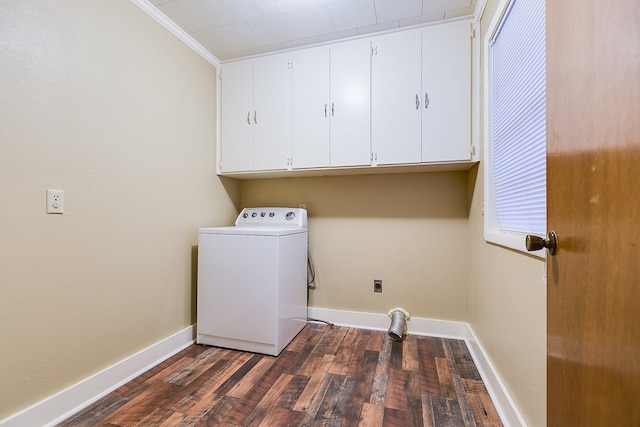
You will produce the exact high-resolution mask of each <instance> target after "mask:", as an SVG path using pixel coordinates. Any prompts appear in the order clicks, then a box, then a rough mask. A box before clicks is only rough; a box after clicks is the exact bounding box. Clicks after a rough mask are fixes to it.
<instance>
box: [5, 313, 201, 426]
mask: <svg viewBox="0 0 640 427" xmlns="http://www.w3.org/2000/svg"><path fill="white" fill-rule="evenodd" d="M194 336H195V325H191V326H189V327H187V328H185V329H183V330H181V331H179V332H177V333H175V334H173V335H171V336H170V337H167V338H165V339H163V340H161V341H158V342H157V343H155V344H153V345H151V346H149V347H147V348H145V349H144V350H141V351H139V352H138V353H136V354H134V355H131V356H129V357H127V358H126V359H123V360H121V361H120V362H118V363H116V364H114V365H112V366H109V367H108V368H106V369H103V370H102V371H100V372H98V373H96V374H94V375H92V376H90V377H88V378H86V379H84V380H82V381H80V382H79V383H77V384H74V385H72V386H71V387H69V388H67V389H65V390H62V391H60V392H58V393H56V394H54V395H52V396H49V397H48V398H46V399H44V400H41V401H40V402H38V403H36V404H34V405H32V406H30V407H28V408H26V409H24V410H22V411H20V412H18V413H16V414H14V415H11V416H10V417H8V418H5V419H4V420H0V426H1V427H24V426H44V427H48V426H53V425H55V424H57V423H59V422H61V421H63V420H64V419H66V418H68V417H70V416H71V415H73V414H75V413H76V412H78V411H80V410H81V409H82V408H84V407H86V406H88V405H90V404H91V403H93V402H95V401H97V400H98V399H100V398H102V397H103V396H105V395H107V394H109V393H110V392H112V391H113V390H115V389H116V388H118V387H120V386H121V385H123V384H125V383H126V382H128V381H130V380H132V379H133V378H135V377H137V376H138V375H140V374H141V373H143V372H145V371H147V370H149V369H151V368H152V367H154V366H156V365H157V364H159V363H160V362H162V361H164V360H166V359H168V358H169V357H171V356H173V355H174V354H176V353H178V352H179V351H181V350H183V349H184V348H186V347H188V346H190V345H191V344H193V343H194V339H193V337H194Z"/></svg>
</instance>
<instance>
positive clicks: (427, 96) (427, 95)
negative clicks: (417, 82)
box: [424, 92, 429, 110]
mask: <svg viewBox="0 0 640 427" xmlns="http://www.w3.org/2000/svg"><path fill="white" fill-rule="evenodd" d="M427 108H429V94H428V93H427V92H425V93H424V109H425V110H426V109H427Z"/></svg>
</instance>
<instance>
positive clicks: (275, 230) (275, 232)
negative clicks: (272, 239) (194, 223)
mask: <svg viewBox="0 0 640 427" xmlns="http://www.w3.org/2000/svg"><path fill="white" fill-rule="evenodd" d="M199 232H200V234H216V235H228V236H288V235H291V234H299V233H306V232H307V229H306V228H301V227H291V226H289V227H282V226H281V227H274V226H258V225H252V226H230V227H207V228H201V229H200V230H199Z"/></svg>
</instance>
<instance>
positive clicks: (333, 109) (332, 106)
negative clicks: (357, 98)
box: [331, 102, 335, 117]
mask: <svg viewBox="0 0 640 427" xmlns="http://www.w3.org/2000/svg"><path fill="white" fill-rule="evenodd" d="M334 107H335V105H334V103H333V102H332V103H331V117H334V116H335V108H334Z"/></svg>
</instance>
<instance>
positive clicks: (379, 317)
mask: <svg viewBox="0 0 640 427" xmlns="http://www.w3.org/2000/svg"><path fill="white" fill-rule="evenodd" d="M308 315H309V317H310V318H312V319H318V320H322V321H326V322H330V323H333V324H335V325H339V326H350V327H356V328H363V329H373V330H379V331H386V330H388V329H389V325H390V324H391V319H390V318H389V316H388V315H387V314H386V313H385V314H376V313H361V312H356V311H343V310H331V309H326V308H316V307H309V309H308ZM407 330H408V333H409V334H413V335H428V336H435V337H442V338H454V339H462V340H464V341H465V342H466V344H467V348H468V349H469V353H471V357H472V358H473V361H474V363H475V364H476V367H477V368H478V372H479V373H480V376H481V377H482V381H483V382H484V384H485V386H486V387H487V391H488V392H489V395H490V396H491V400H492V401H493V404H494V406H495V407H496V410H497V411H498V414H499V415H500V419H501V420H502V423H503V424H504V425H505V427H526V425H527V424H526V423H525V421H524V418H522V415H521V414H520V412H519V411H518V408H517V407H516V406H515V404H514V402H513V400H512V399H511V396H510V395H509V392H508V391H507V389H506V388H505V386H504V383H503V382H502V380H501V379H500V377H499V376H498V373H497V371H496V370H495V368H494V366H493V364H492V363H491V361H490V359H489V358H488V357H487V354H486V353H485V352H484V350H483V348H482V346H481V345H480V343H479V342H478V338H477V337H476V335H475V334H474V333H473V330H472V329H471V326H470V325H469V324H468V323H465V322H455V321H448V320H435V319H426V318H419V317H412V318H411V319H410V320H409V321H408V322H407Z"/></svg>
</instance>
